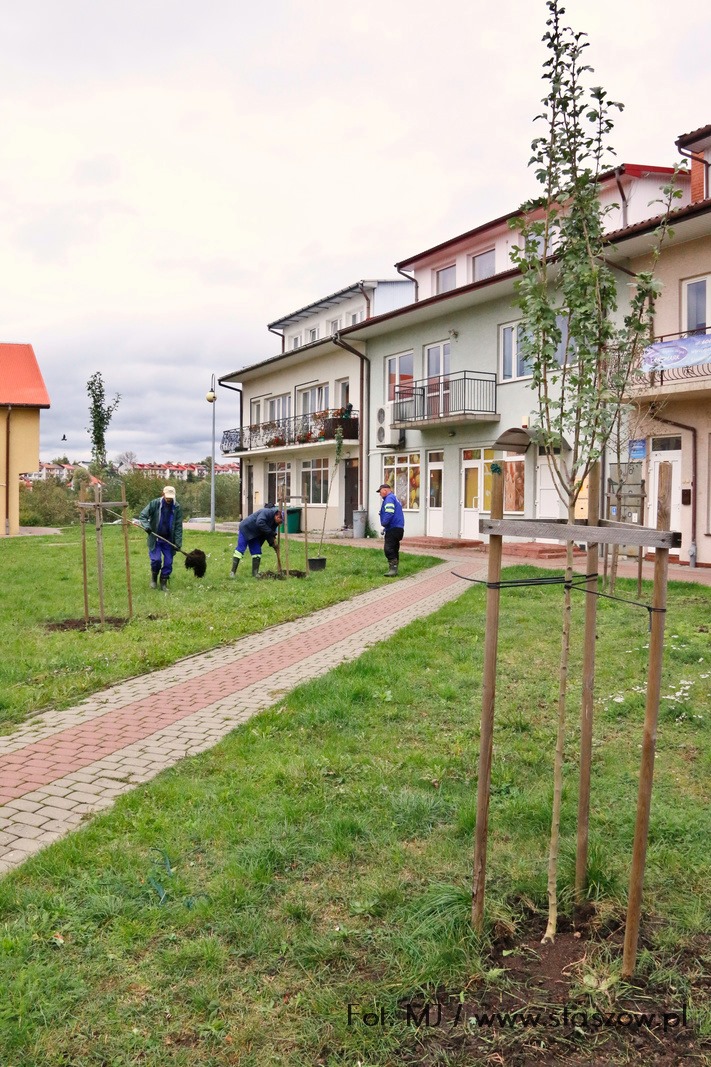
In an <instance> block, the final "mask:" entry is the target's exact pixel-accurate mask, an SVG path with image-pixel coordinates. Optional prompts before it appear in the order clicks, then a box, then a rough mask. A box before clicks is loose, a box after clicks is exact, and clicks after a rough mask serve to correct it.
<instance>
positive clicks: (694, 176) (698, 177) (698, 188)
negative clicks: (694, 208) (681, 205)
mask: <svg viewBox="0 0 711 1067" xmlns="http://www.w3.org/2000/svg"><path fill="white" fill-rule="evenodd" d="M706 169H707V168H706V163H705V160H704V157H703V154H702V153H701V152H698V153H697V152H695V153H694V154H693V155H692V157H691V203H692V204H696V203H698V202H699V200H705V199H706Z"/></svg>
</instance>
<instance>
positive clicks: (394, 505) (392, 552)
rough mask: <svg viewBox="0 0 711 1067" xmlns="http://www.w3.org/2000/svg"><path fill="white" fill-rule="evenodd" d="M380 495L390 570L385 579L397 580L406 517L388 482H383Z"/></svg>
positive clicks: (381, 517)
mask: <svg viewBox="0 0 711 1067" xmlns="http://www.w3.org/2000/svg"><path fill="white" fill-rule="evenodd" d="M378 495H379V496H380V499H381V500H382V504H381V505H380V525H381V526H382V528H383V532H384V534H385V544H384V545H383V551H384V552H385V558H386V560H387V561H388V570H387V572H386V574H385V575H384V577H385V578H397V569H398V566H399V563H400V542H401V541H402V538H403V535H404V533H405V516H404V515H403V513H402V504H401V503H400V501H399V500H398V498H397V497H396V496H395V494H394V493H393V491H392V489H391V487H390V486H389V485H388V484H387V482H383V484H382V485H381V486H380V488H379V489H378Z"/></svg>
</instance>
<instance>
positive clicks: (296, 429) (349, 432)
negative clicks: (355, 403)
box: [220, 408, 359, 453]
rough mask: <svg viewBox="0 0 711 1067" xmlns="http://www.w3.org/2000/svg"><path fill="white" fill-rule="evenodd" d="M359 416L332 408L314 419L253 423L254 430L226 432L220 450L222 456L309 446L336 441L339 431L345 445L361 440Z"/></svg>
mask: <svg viewBox="0 0 711 1067" xmlns="http://www.w3.org/2000/svg"><path fill="white" fill-rule="evenodd" d="M358 426H359V419H358V412H357V411H351V413H350V415H346V414H344V411H343V408H329V410H328V411H317V412H314V413H313V414H311V415H296V416H295V417H294V418H292V419H277V420H276V421H275V422H259V423H253V424H252V425H251V426H243V427H242V428H241V429H240V428H239V427H238V428H236V429H234V430H224V431H223V434H222V441H221V443H220V449H221V451H222V452H223V453H230V452H250V451H253V450H255V449H261V448H284V447H286V446H288V445H309V444H316V443H317V442H318V441H333V440H335V437H336V430H337V429H338V428H339V427H340V428H341V430H342V431H343V440H344V441H357V440H358Z"/></svg>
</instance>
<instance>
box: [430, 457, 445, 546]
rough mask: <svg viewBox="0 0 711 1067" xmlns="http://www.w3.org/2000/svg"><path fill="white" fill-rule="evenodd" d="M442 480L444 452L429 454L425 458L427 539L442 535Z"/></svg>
mask: <svg viewBox="0 0 711 1067" xmlns="http://www.w3.org/2000/svg"><path fill="white" fill-rule="evenodd" d="M443 478H444V452H430V453H428V456H427V526H426V533H427V536H428V537H441V536H442V534H443V533H444V512H443V510H442V487H443Z"/></svg>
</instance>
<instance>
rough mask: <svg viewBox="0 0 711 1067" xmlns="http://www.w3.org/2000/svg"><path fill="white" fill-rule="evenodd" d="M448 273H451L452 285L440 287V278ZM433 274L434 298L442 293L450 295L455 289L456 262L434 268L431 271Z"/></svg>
mask: <svg viewBox="0 0 711 1067" xmlns="http://www.w3.org/2000/svg"><path fill="white" fill-rule="evenodd" d="M448 271H452V272H453V273H452V284H451V285H447V286H446V288H443V287H442V285H441V280H442V276H443V275H444V274H446V273H447V272H448ZM433 273H434V283H435V284H434V290H435V296H442V294H443V293H451V292H452V290H453V289H456V288H457V261H456V260H453V261H452V262H451V263H447V264H445V266H443V267H436V268H434V270H433Z"/></svg>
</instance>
